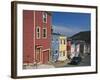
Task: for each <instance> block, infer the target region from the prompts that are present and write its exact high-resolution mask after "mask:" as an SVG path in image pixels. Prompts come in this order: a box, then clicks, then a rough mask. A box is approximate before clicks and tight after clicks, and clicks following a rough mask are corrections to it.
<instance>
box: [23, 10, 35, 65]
mask: <svg viewBox="0 0 100 80" xmlns="http://www.w3.org/2000/svg"><path fill="white" fill-rule="evenodd" d="M33 18H34V16H33V11H31V10H30V11H29V10H23V62H24V64H32V63H33V61H34V55H33V54H34V46H33V45H34V43H33V42H34V37H33V33H34V26H33V24H34V21H33Z"/></svg>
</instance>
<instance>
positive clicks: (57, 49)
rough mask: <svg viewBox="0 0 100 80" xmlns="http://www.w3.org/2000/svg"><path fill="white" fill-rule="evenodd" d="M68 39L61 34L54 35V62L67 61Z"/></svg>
mask: <svg viewBox="0 0 100 80" xmlns="http://www.w3.org/2000/svg"><path fill="white" fill-rule="evenodd" d="M66 40H67V38H66V36H64V35H61V34H59V33H53V34H52V48H51V49H52V61H54V62H55V61H65V60H67V59H68V58H67V46H66V44H67V42H66Z"/></svg>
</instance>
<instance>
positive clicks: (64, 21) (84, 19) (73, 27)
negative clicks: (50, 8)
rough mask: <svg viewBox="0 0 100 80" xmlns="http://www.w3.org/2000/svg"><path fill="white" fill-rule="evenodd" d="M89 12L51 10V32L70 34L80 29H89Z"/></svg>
mask: <svg viewBox="0 0 100 80" xmlns="http://www.w3.org/2000/svg"><path fill="white" fill-rule="evenodd" d="M90 20H91V15H90V13H71V12H53V13H52V25H53V32H56V33H61V34H64V35H66V36H69V37H70V36H72V35H74V34H76V33H78V32H81V31H90V26H91V23H90Z"/></svg>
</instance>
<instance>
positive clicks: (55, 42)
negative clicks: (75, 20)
mask: <svg viewBox="0 0 100 80" xmlns="http://www.w3.org/2000/svg"><path fill="white" fill-rule="evenodd" d="M59 36H60V34H59V33H52V46H51V50H52V51H51V54H52V61H53V62H56V61H58V57H59Z"/></svg>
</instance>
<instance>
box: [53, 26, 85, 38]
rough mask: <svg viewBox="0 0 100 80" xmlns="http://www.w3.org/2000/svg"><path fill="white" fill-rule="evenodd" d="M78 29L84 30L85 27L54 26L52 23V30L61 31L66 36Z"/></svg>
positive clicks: (76, 31)
mask: <svg viewBox="0 0 100 80" xmlns="http://www.w3.org/2000/svg"><path fill="white" fill-rule="evenodd" d="M80 31H86V30H85V29H81V28H79V27H67V26H55V25H53V32H55V33H61V34H64V35H66V36H72V35H74V34H76V33H78V32H80Z"/></svg>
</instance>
